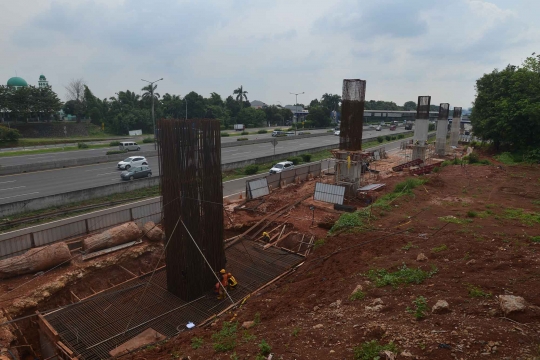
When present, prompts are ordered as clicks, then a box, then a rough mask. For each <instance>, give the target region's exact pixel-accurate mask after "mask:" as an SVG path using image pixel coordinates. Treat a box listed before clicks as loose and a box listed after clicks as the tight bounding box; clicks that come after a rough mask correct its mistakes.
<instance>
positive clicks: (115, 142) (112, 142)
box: [109, 141, 120, 146]
mask: <svg viewBox="0 0 540 360" xmlns="http://www.w3.org/2000/svg"><path fill="white" fill-rule="evenodd" d="M109 146H120V141H111V142H110V143H109Z"/></svg>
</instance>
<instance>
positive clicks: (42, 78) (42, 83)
mask: <svg viewBox="0 0 540 360" xmlns="http://www.w3.org/2000/svg"><path fill="white" fill-rule="evenodd" d="M38 86H39V88H40V89H41V88H45V87H47V86H49V82H48V81H47V79H46V78H45V75H39V81H38Z"/></svg>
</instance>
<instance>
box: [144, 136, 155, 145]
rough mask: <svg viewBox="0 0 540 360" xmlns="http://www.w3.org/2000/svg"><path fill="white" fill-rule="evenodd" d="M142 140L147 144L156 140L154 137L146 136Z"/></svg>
mask: <svg viewBox="0 0 540 360" xmlns="http://www.w3.org/2000/svg"><path fill="white" fill-rule="evenodd" d="M142 142H143V143H145V144H150V143H153V142H154V139H152V138H151V137H146V138H144V139H143V140H142Z"/></svg>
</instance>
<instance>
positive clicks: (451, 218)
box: [439, 215, 472, 224]
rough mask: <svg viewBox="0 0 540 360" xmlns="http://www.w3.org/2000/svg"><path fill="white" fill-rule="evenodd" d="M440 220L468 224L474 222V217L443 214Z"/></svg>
mask: <svg viewBox="0 0 540 360" xmlns="http://www.w3.org/2000/svg"><path fill="white" fill-rule="evenodd" d="M439 220H441V221H445V222H449V223H452V224H466V223H470V222H472V219H459V218H457V217H455V216H453V215H448V216H441V217H440V218H439Z"/></svg>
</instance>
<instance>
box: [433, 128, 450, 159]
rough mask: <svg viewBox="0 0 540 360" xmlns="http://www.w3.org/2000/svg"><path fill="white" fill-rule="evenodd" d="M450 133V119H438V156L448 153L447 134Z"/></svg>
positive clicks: (436, 148)
mask: <svg viewBox="0 0 540 360" xmlns="http://www.w3.org/2000/svg"><path fill="white" fill-rule="evenodd" d="M447 134H448V120H447V119H443V120H437V142H436V145H435V150H436V152H437V155H438V156H444V155H446V135H447Z"/></svg>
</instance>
